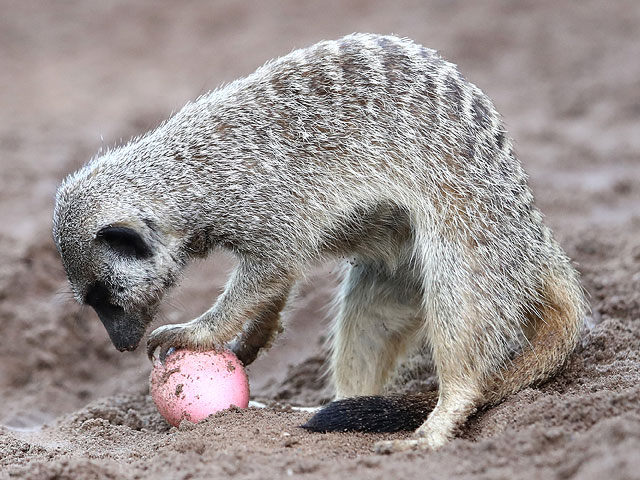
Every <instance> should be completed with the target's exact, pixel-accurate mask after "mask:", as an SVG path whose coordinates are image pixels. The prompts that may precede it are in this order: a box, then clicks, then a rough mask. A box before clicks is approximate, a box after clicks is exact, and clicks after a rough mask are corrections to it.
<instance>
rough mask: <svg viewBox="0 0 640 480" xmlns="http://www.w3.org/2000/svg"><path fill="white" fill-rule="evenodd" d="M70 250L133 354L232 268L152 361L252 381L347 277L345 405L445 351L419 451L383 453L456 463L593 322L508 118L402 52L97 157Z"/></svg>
mask: <svg viewBox="0 0 640 480" xmlns="http://www.w3.org/2000/svg"><path fill="white" fill-rule="evenodd" d="M113 227H120V228H122V229H124V231H125V232H128V235H129V237H127V236H125V237H124V238H121V237H118V236H117V235H118V234H117V231H116V232H115V233H114V232H113V231H112V230H113ZM110 228H111V230H110ZM99 232H101V233H100V234H99ZM109 235H111V237H109ZM54 238H55V241H56V244H57V246H58V249H59V250H60V253H61V255H62V260H63V263H64V265H65V268H66V270H67V273H68V275H69V279H70V282H71V285H72V287H73V291H74V292H75V294H76V297H77V298H78V300H79V301H81V302H85V301H87V295H88V294H89V293H90V294H91V295H89V296H90V299H91V302H90V303H91V304H92V305H93V306H94V307H95V308H96V310H97V311H98V313H100V314H101V319H102V320H103V322H105V325H106V326H107V329H108V330H109V333H110V335H111V336H112V339H113V340H114V343H115V344H116V346H118V348H120V349H132V348H135V347H136V346H137V344H138V342H139V340H140V338H141V336H142V333H143V332H144V328H145V327H146V326H147V325H148V323H149V322H150V321H151V319H152V318H153V315H154V313H155V312H156V310H157V307H158V304H159V303H160V301H161V300H162V298H163V296H164V294H165V293H166V291H167V290H168V289H169V288H170V287H171V286H172V285H174V284H175V283H176V281H177V279H178V278H179V277H180V273H181V271H182V269H183V268H184V266H185V265H186V264H187V263H188V261H189V260H191V259H192V258H195V257H201V256H205V255H207V254H208V253H209V252H211V251H212V250H213V249H215V248H218V247H221V248H225V249H228V250H230V251H231V252H233V253H234V254H235V255H236V256H237V258H238V260H239V265H238V267H237V269H236V270H235V271H234V273H233V274H232V276H231V279H230V280H229V282H228V284H227V286H226V289H225V291H224V293H223V294H222V295H221V296H220V298H218V300H217V301H216V303H215V304H214V305H213V307H212V308H211V309H210V310H209V311H207V312H205V313H204V314H202V315H201V316H200V317H198V318H197V319H195V320H193V321H191V322H189V323H186V324H181V325H168V326H164V327H160V328H159V329H157V330H155V331H154V332H153V333H152V334H151V336H150V338H149V342H148V351H149V353H150V354H153V352H154V351H155V349H156V348H157V347H160V348H161V352H165V351H166V350H167V349H168V348H169V347H171V346H178V347H192V348H204V349H208V348H213V347H216V346H220V345H223V344H226V343H228V342H232V341H233V343H232V346H233V349H234V350H235V351H236V352H237V353H238V355H239V356H240V358H241V359H242V360H243V361H245V362H246V363H250V362H251V361H253V360H254V359H255V357H256V355H257V353H258V351H259V350H260V348H261V347H263V346H265V345H266V344H268V343H269V342H270V341H271V340H272V339H273V336H274V334H275V333H276V332H277V331H278V329H279V313H280V311H281V309H282V308H283V306H284V304H285V302H286V300H287V297H288V295H289V292H290V290H291V288H292V286H293V284H294V283H295V281H296V280H297V279H298V278H300V277H301V276H302V275H303V274H304V272H305V271H307V270H308V268H309V267H310V266H311V265H312V264H315V263H317V262H319V261H322V260H323V259H325V258H327V257H335V256H338V257H345V258H348V259H349V260H351V262H350V263H348V264H347V265H346V266H345V279H344V282H343V285H342V288H341V290H340V292H339V294H338V305H339V308H338V313H337V318H336V320H335V323H334V327H333V336H332V358H331V367H332V372H333V379H334V382H335V386H336V391H337V397H338V398H344V397H350V396H354V395H375V394H377V393H379V392H380V391H381V389H382V388H383V386H384V384H385V382H386V381H387V380H388V378H389V376H390V374H391V373H392V372H393V370H394V368H395V367H396V365H397V363H398V361H399V360H400V359H401V358H402V357H403V355H404V354H405V353H407V352H408V351H409V350H411V349H413V348H416V347H420V346H422V347H423V346H424V345H425V344H426V345H428V346H429V347H430V351H431V353H432V357H433V363H434V365H435V367H436V371H437V374H438V378H439V380H440V395H439V402H438V404H437V406H436V407H435V409H434V410H433V411H432V412H431V414H430V415H429V417H428V418H427V419H426V422H425V423H424V424H423V425H422V426H421V427H420V428H419V429H418V430H417V431H416V436H415V440H407V441H401V442H392V443H383V444H381V445H380V449H381V450H383V451H387V450H396V449H404V448H410V447H414V446H417V447H421V448H437V447H438V446H440V445H442V444H443V443H445V442H446V441H447V440H448V439H449V438H451V436H452V435H453V432H454V431H455V428H456V427H457V426H459V425H460V424H461V423H463V422H464V421H465V419H466V418H467V416H468V415H469V414H470V413H471V412H472V411H473V410H474V409H475V408H476V407H478V406H479V405H482V404H485V403H487V402H496V401H499V400H500V399H501V398H503V397H504V396H505V395H507V394H509V393H511V392H514V391H516V390H518V389H519V388H521V387H523V386H525V385H528V384H530V383H532V382H535V381H539V380H543V379H545V378H547V377H548V376H549V375H550V374H551V373H553V371H555V370H556V369H557V368H558V367H559V366H560V365H561V364H562V363H563V361H564V360H565V358H566V356H567V355H568V354H569V352H570V351H571V350H572V348H573V346H574V344H575V341H576V339H577V335H578V332H579V330H580V326H581V322H582V317H583V314H584V311H585V308H586V305H585V301H584V298H583V294H582V290H581V288H580V285H579V282H578V278H577V274H576V272H575V271H574V269H573V267H572V266H571V264H570V262H569V260H568V259H567V257H566V256H565V254H564V253H563V251H562V250H561V248H560V247H559V246H558V245H557V243H556V242H555V241H554V240H553V238H552V235H551V232H550V230H549V229H548V228H547V227H546V226H545V225H544V224H543V223H542V215H541V214H540V212H539V211H538V210H537V209H536V208H535V206H534V204H533V196H532V194H531V191H530V190H529V188H528V186H527V183H526V176H525V174H524V172H523V170H522V168H521V166H520V163H519V162H518V160H517V159H516V156H515V154H514V152H513V148H512V144H511V141H510V139H509V138H508V137H507V136H506V133H505V131H504V127H503V125H502V122H501V120H500V117H499V115H498V114H497V113H496V111H495V109H494V107H493V105H492V103H491V101H490V100H489V99H488V98H487V97H486V96H485V95H484V94H483V93H482V92H481V91H480V90H479V89H478V88H477V87H476V86H474V85H473V84H471V83H469V82H467V81H466V80H465V79H464V78H463V77H462V76H461V75H460V73H459V72H458V71H457V70H456V68H455V66H454V65H453V64H451V63H448V62H446V61H444V60H442V59H441V58H440V57H439V56H438V55H437V54H436V52H434V51H433V50H429V49H427V48H424V47H422V46H420V45H417V44H415V43H412V42H411V41H409V40H406V39H401V38H397V37H393V36H377V35H363V34H355V35H350V36H347V37H344V38H342V39H340V40H337V41H329V42H320V43H318V44H316V45H313V46H311V47H309V48H307V49H302V50H296V51H294V52H292V53H291V54H289V55H287V56H285V57H282V58H280V59H277V60H274V61H272V62H269V63H267V64H266V65H265V66H263V67H261V68H259V69H258V70H257V71H256V72H255V73H253V74H252V75H249V76H248V77H246V78H243V79H240V80H237V81H235V82H233V83H231V84H229V85H227V86H225V87H224V88H221V89H219V90H216V91H214V92H211V93H209V94H207V95H204V96H202V97H200V98H199V99H197V100H196V101H194V102H193V103H190V104H188V105H186V106H185V107H184V108H183V109H182V110H181V111H180V112H178V113H177V114H176V115H174V116H173V117H172V118H171V119H169V120H168V121H167V122H165V123H164V124H162V125H161V126H159V127H158V128H157V129H155V130H153V131H151V132H149V133H147V134H146V135H144V136H142V137H141V138H138V139H134V140H132V141H131V142H130V143H128V144H127V145H124V146H122V147H118V148H115V149H113V150H111V151H109V152H107V153H105V154H103V155H101V156H99V157H98V158H95V159H93V160H92V161H91V162H89V164H88V165H87V166H85V167H84V168H82V169H81V170H79V171H78V172H76V173H74V174H73V175H71V176H70V177H69V178H67V179H66V180H65V181H64V183H63V185H62V186H61V187H60V189H59V191H58V195H57V203H56V208H55V214H54ZM114 238H115V240H114ZM136 241H137V242H142V245H144V246H147V247H148V248H149V250H150V251H151V252H152V254H151V255H150V256H148V257H144V256H143V255H137V253H138V252H137V250H135V249H134V248H132V247H131V245H128V243H127V242H136ZM96 305H97V306H96Z"/></svg>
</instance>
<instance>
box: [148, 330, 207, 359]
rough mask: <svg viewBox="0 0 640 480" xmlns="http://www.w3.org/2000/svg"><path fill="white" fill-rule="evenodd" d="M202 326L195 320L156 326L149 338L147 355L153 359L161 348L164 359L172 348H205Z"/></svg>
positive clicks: (161, 356) (160, 354) (160, 355)
mask: <svg viewBox="0 0 640 480" xmlns="http://www.w3.org/2000/svg"><path fill="white" fill-rule="evenodd" d="M199 331H200V328H199V326H198V325H197V324H195V323H194V322H190V323H179V324H176V325H164V326H162V327H159V328H156V329H155V330H154V331H153V332H151V334H150V335H149V339H148V340H147V356H148V357H149V360H151V361H153V356H154V353H155V352H156V350H157V349H158V348H159V349H160V352H159V355H158V357H159V359H160V361H161V362H163V363H164V360H165V358H166V356H167V354H168V353H169V350H171V349H179V348H188V349H191V350H198V349H201V348H203V345H202V342H201V338H200V337H201V335H200V334H199Z"/></svg>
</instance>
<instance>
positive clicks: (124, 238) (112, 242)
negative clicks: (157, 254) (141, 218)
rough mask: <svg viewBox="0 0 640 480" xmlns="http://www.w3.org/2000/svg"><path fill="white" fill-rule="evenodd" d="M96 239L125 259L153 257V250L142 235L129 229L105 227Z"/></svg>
mask: <svg viewBox="0 0 640 480" xmlns="http://www.w3.org/2000/svg"><path fill="white" fill-rule="evenodd" d="M96 238H98V239H99V240H101V241H103V242H104V243H106V244H107V245H109V248H111V249H112V250H113V251H114V252H116V253H118V254H119V255H122V256H123V257H130V258H137V259H143V258H148V257H150V256H151V249H150V248H149V246H148V245H147V244H146V242H145V241H144V240H143V239H142V237H141V236H140V234H139V233H138V232H136V231H135V230H134V229H132V228H129V227H112V226H108V227H104V228H102V229H101V230H100V231H99V232H98V234H97V235H96Z"/></svg>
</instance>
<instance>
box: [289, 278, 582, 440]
mask: <svg viewBox="0 0 640 480" xmlns="http://www.w3.org/2000/svg"><path fill="white" fill-rule="evenodd" d="M586 309H587V306H586V302H585V300H584V294H583V291H582V289H581V287H580V284H579V283H578V281H577V275H576V274H575V272H573V271H572V269H570V270H569V271H568V272H565V273H564V274H563V275H560V276H550V277H548V278H547V279H546V282H545V285H544V288H543V289H542V291H541V292H540V302H539V304H538V305H536V308H534V309H532V311H533V312H534V313H532V314H531V315H528V316H529V317H531V318H528V320H529V321H528V322H527V325H525V327H524V329H525V334H526V336H527V339H528V341H529V345H528V346H527V347H525V348H524V349H523V351H522V352H520V353H519V354H518V355H517V356H516V357H515V358H513V359H512V360H511V361H510V362H509V363H508V364H507V365H505V367H504V368H503V369H501V370H500V371H499V372H497V373H495V374H493V375H491V376H489V377H488V378H487V380H486V382H485V385H486V387H485V389H484V398H483V401H482V405H490V404H495V403H498V402H500V401H501V400H502V399H504V398H505V397H506V396H508V395H511V394H512V393H515V392H517V391H518V390H520V389H522V388H524V387H526V386H528V385H531V384H535V383H539V382H542V381H544V380H546V379H548V378H549V377H550V376H551V375H553V374H554V373H555V372H556V371H557V370H558V369H559V368H560V367H561V366H562V365H563V364H564V362H565V361H566V359H567V357H568V356H569V354H570V353H571V352H572V351H573V349H574V347H575V345H576V343H577V340H578V336H579V333H580V330H581V328H582V322H583V318H584V314H585V312H586ZM437 400H438V394H437V392H428V393H422V394H412V395H390V396H363V397H354V398H348V399H344V400H338V401H335V402H332V403H330V404H329V405H327V406H326V407H325V408H324V409H322V410H320V411H319V412H318V413H316V414H315V415H314V416H313V417H312V418H311V419H310V420H309V421H308V422H307V423H306V424H305V425H303V426H302V427H303V428H305V429H307V430H310V431H313V432H346V431H352V432H354V431H355V432H379V433H388V432H397V431H412V430H415V429H417V428H418V427H419V426H420V425H422V423H423V422H424V421H425V420H426V418H427V417H428V415H429V413H430V412H431V410H433V408H434V407H435V406H436V403H437ZM478 406H481V405H478Z"/></svg>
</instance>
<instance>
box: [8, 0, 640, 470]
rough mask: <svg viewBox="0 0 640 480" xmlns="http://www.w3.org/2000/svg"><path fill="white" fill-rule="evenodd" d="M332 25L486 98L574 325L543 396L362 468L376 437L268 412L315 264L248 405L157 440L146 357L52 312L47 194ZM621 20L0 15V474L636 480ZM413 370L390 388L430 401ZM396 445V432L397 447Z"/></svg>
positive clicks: (56, 283) (235, 9)
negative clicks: (578, 281) (529, 191)
mask: <svg viewBox="0 0 640 480" xmlns="http://www.w3.org/2000/svg"><path fill="white" fill-rule="evenodd" d="M352 31H373V32H380V33H390V32H393V33H396V34H400V35H405V36H408V37H411V38H413V39H415V40H417V41H419V42H420V43H422V44H424V45H427V46H430V47H433V48H437V49H439V50H440V51H441V52H442V53H443V55H444V56H445V57H446V58H448V59H450V60H452V61H454V62H457V63H458V65H459V67H460V69H461V70H462V71H463V73H464V74H465V75H466V76H467V77H468V78H469V79H470V80H471V81H473V82H475V83H477V84H478V85H479V86H480V87H481V88H482V89H483V90H485V91H486V92H487V93H488V94H489V95H490V96H491V97H492V98H493V99H494V101H495V103H496V105H497V107H498V109H499V110H500V111H501V112H502V114H503V115H504V117H505V119H506V122H507V125H508V127H509V129H510V131H511V133H512V135H513V137H514V138H515V141H516V147H517V150H518V153H519V155H520V158H521V159H522V161H523V163H524V164H525V167H526V168H527V170H528V172H529V173H530V176H531V184H532V186H533V188H534V191H535V193H536V197H537V199H538V204H539V205H540V207H541V208H542V210H543V211H544V212H545V213H546V215H547V219H548V222H549V223H550V224H551V226H552V227H553V228H554V229H555V232H556V235H557V237H558V238H559V239H560V241H561V243H562V244H563V245H564V246H565V248H566V250H567V251H568V253H569V254H570V256H571V257H572V258H573V259H574V260H575V261H576V262H577V263H578V266H579V269H580V271H581V273H582V276H583V279H584V284H585V287H586V288H587V290H588V291H589V293H590V295H591V302H592V307H593V312H592V314H591V315H590V317H589V318H588V328H587V329H585V332H584V335H583V338H582V343H581V345H580V347H579V348H578V350H577V351H576V352H575V354H574V355H573V356H572V357H571V360H570V362H569V364H568V366H567V368H566V369H565V370H564V371H563V372H562V373H561V374H560V375H559V376H558V377H557V378H555V379H554V380H552V381H550V382H548V383H547V384H545V385H543V386H541V387H538V388H528V389H526V390H524V391H522V392H520V393H518V394H516V395H513V396H512V397H510V398H509V399H507V400H506V401H505V402H503V403H502V404H500V405H498V406H497V407H494V408H491V409H486V410H484V411H481V412H479V413H478V414H476V415H475V416H474V417H473V418H472V419H471V420H470V421H469V422H468V424H467V425H466V426H465V428H464V429H463V431H462V432H461V434H460V437H459V438H457V439H456V440H454V441H453V442H451V443H450V444H449V445H447V446H446V447H444V448H442V449H441V450H440V451H437V452H432V453H424V452H422V453H415V452H410V453H404V454H396V455H392V456H385V457H381V456H377V455H375V454H373V453H372V449H371V446H372V444H373V442H374V441H375V440H377V439H380V438H383V437H384V438H387V437H388V436H382V435H358V434H329V435H313V434H308V433H306V432H304V431H301V430H300V429H298V428H297V425H299V424H301V423H302V422H304V420H305V419H306V418H307V415H306V414H303V413H297V412H292V411H290V410H289V409H287V408H286V404H316V403H319V402H324V401H327V400H328V399H329V398H330V397H331V389H330V387H329V386H328V385H327V383H326V381H325V379H324V378H323V377H322V365H323V363H322V360H323V355H322V349H321V344H322V336H323V335H325V334H326V331H327V328H326V326H327V322H328V317H329V314H328V310H327V309H326V307H325V305H326V304H327V300H328V298H329V294H330V291H331V288H332V285H334V283H335V275H334V274H333V270H335V266H333V265H329V266H326V267H324V269H323V270H318V271H317V272H315V273H314V274H312V275H310V277H309V279H308V281H307V282H306V283H305V284H304V285H303V286H302V287H301V289H300V293H299V295H298V297H297V300H296V301H295V302H294V304H293V306H292V307H291V311H290V314H289V322H288V323H289V324H288V329H287V332H285V334H284V336H283V338H282V339H281V340H280V341H279V342H278V344H277V345H276V346H275V347H274V348H273V349H272V350H271V351H270V352H269V353H268V354H267V355H265V356H263V357H261V358H260V359H259V360H258V362H257V363H256V364H255V365H253V366H252V367H251V369H250V377H251V382H252V392H253V395H254V397H255V398H259V399H263V400H267V401H271V402H280V404H281V405H285V407H283V408H281V407H277V406H276V407H274V408H270V409H263V410H255V409H249V410H245V411H229V412H225V413H222V414H219V415H216V416H214V417H212V418H209V419H208V420H207V421H205V422H203V423H201V424H198V425H192V424H188V423H183V424H182V425H181V427H180V428H178V429H175V428H170V427H169V426H168V425H167V424H166V422H164V420H163V419H162V418H161V417H160V416H159V415H158V413H157V412H156V411H155V408H154V407H153V404H152V403H151V401H150V399H149V396H148V391H147V385H148V383H147V382H148V374H149V369H150V366H149V363H148V361H147V360H146V358H145V357H144V355H143V354H142V352H136V353H134V354H128V353H127V354H122V353H118V352H117V351H116V350H115V349H114V348H113V347H112V346H111V344H110V343H109V340H108V337H107V335H106V332H105V331H104V329H103V327H102V325H101V324H100V322H99V321H98V320H97V318H96V317H95V315H94V314H93V312H91V311H90V310H85V309H81V308H79V307H78V306H77V305H76V304H75V303H74V302H73V301H72V300H71V299H70V295H69V294H68V293H67V292H68V287H67V285H66V280H65V277H64V272H63V271H62V268H61V265H60V262H59V259H58V256H57V252H56V251H55V248H54V246H53V243H52V241H51V234H50V227H51V214H52V208H53V195H54V193H55V189H56V186H57V185H58V183H59V182H60V180H61V178H62V177H63V176H64V175H65V174H66V173H68V172H70V171H72V170H74V169H75V168H77V167H78V166H80V165H81V164H82V163H83V162H85V161H86V160H87V159H88V158H89V157H90V156H92V155H93V154H94V153H95V152H96V151H97V150H98V148H99V147H100V146H102V145H111V144H113V143H115V142H118V141H119V140H120V139H121V138H123V139H126V138H128V137H130V136H132V135H135V134H139V133H141V132H144V131H145V130H147V129H148V128H150V127H152V126H153V125H155V124H156V123H157V122H159V121H160V120H162V119H163V118H165V117H166V116H168V115H169V114H170V112H171V111H173V110H176V109H178V108H179V107H180V106H181V105H182V104H183V103H184V102H186V101H187V100H188V99H190V98H193V97H195V96H197V95H198V94H200V93H202V92H204V91H206V90H208V89H210V88H213V87H215V86H216V85H218V84H219V83H221V82H223V81H230V80H232V79H234V78H236V77H237V76H240V75H244V74H247V73H250V72H251V71H252V70H254V69H255V68H256V67H257V66H258V65H260V64H261V63H262V62H264V61H265V60H267V59H269V58H272V57H274V56H277V55H280V54H284V53H286V52H288V51H290V50H291V49H293V48H295V47H301V46H304V45H308V44H311V43H313V42H315V41H317V40H319V39H321V38H335V37H338V36H340V35H342V34H346V33H350V32H352ZM639 38H640V3H638V2H636V1H634V0H627V1H624V0H621V1H617V2H603V1H600V2H597V1H582V2H578V3H576V2H556V1H550V0H549V1H544V0H543V1H535V2H534V1H521V2H507V1H504V2H502V1H497V0H490V1H486V2H463V1H438V0H433V1H417V0H416V1H414V2H410V1H399V2H381V1H370V2H365V1H348V2H342V1H338V0H331V1H327V2H304V1H303V2H300V1H294V0H291V1H284V2H275V1H262V2H253V3H252V5H251V6H249V4H245V3H240V2H232V1H230V0H229V1H215V2H204V1H203V2H197V1H193V2H169V1H166V2H157V1H156V2H147V3H145V2H126V1H123V0H106V1H102V2H79V1H67V2H35V1H31V0H26V1H22V2H5V3H4V4H3V7H2V15H1V16H0V64H1V65H2V68H0V105H1V106H2V108H0V165H1V166H2V175H1V176H0V225H2V226H3V228H2V229H1V230H0V325H2V336H1V337H0V400H1V403H0V404H1V405H3V409H2V411H0V425H1V426H0V477H25V478H145V477H154V478H155V477H158V478H218V477H223V476H225V477H234V478H280V477H287V476H291V475H301V476H302V475H304V476H305V478H322V479H326V478H344V477H345V476H350V477H354V478H389V477H399V478H411V477H421V478H428V477H433V478H456V479H458V478H459V479H462V478H532V479H533V478H580V479H589V478H593V479H600V478H609V479H626V478H629V479H630V478H640V455H638V451H640V135H639V132H640V96H639V95H638V93H639V92H640V62H638V59H639V58H640V42H638V39H639ZM231 265H232V264H231V262H230V260H229V259H227V258H224V257H215V258H214V259H212V260H209V261H207V262H203V263H201V264H199V265H196V266H194V267H193V268H192V269H191V270H190V271H189V273H188V275H187V277H186V279H185V281H184V282H183V285H182V287H181V289H180V290H179V292H177V293H176V295H175V296H174V297H173V300H172V301H171V302H169V304H168V305H167V307H166V308H165V310H164V312H163V315H162V321H163V322H175V321H181V320H186V319H189V318H193V316H195V315H197V314H198V313H199V312H201V311H202V310H204V309H205V308H207V306H208V305H209V304H210V303H211V302H212V301H213V299H214V298H215V296H216V295H217V294H218V293H219V292H220V288H221V285H222V284H223V282H224V279H225V277H226V274H227V272H228V271H229V268H230V267H231ZM416 372H418V373H419V372H420V369H419V368H418V370H415V369H414V370H413V375H409V377H408V378H409V381H408V382H406V383H404V384H401V385H399V386H398V388H401V389H404V390H412V389H413V390H415V389H433V388H434V386H435V385H434V382H433V378H431V377H428V376H424V375H423V376H418V375H417V374H416ZM400 436H402V435H400V434H399V435H396V437H400Z"/></svg>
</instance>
